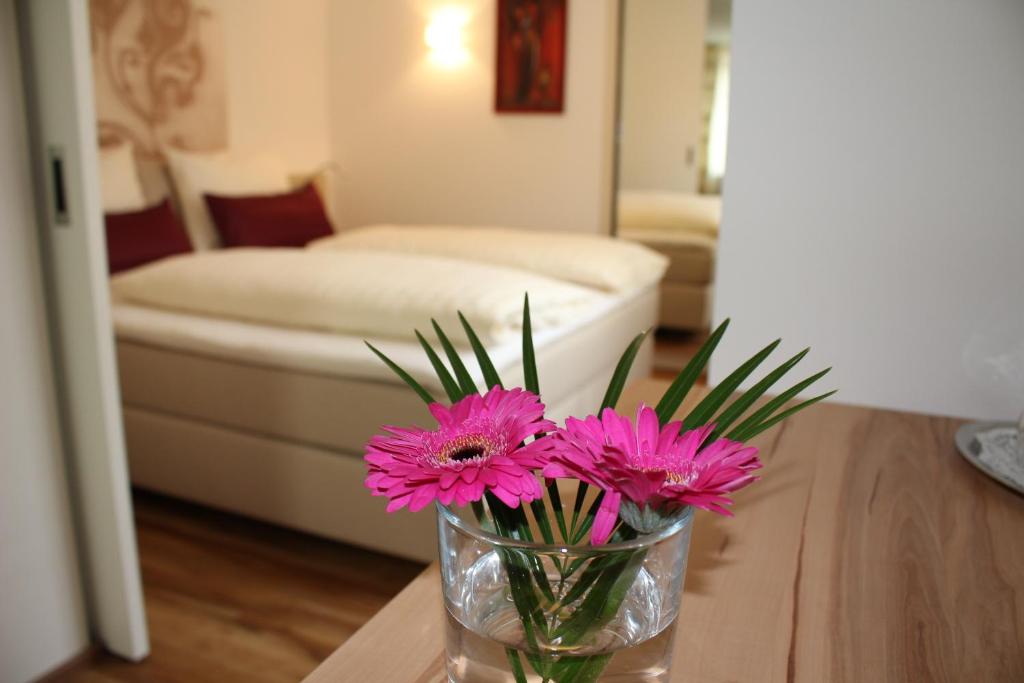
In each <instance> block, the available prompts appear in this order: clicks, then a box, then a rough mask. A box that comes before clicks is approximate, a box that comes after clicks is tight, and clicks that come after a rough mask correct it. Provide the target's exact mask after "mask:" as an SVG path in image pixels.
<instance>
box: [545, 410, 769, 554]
mask: <svg viewBox="0 0 1024 683" xmlns="http://www.w3.org/2000/svg"><path fill="white" fill-rule="evenodd" d="M681 429H682V423H681V422H670V423H669V424H667V425H665V427H664V428H661V427H660V426H659V424H658V417H657V414H656V413H655V411H654V410H652V409H651V408H648V407H647V406H643V405H641V406H640V408H639V410H638V411H637V416H636V426H635V427H634V425H633V423H632V422H631V421H630V420H629V418H627V417H624V416H622V415H619V414H618V413H616V412H615V411H614V410H612V409H610V408H606V409H605V410H604V412H603V413H601V417H600V418H598V417H596V416H594V415H591V416H590V417H588V418H586V419H585V420H578V419H575V418H569V419H568V420H566V422H565V429H561V430H558V431H557V432H555V433H553V434H551V435H550V436H548V437H546V438H544V439H541V440H540V441H538V442H537V447H538V448H539V449H543V450H544V456H543V457H544V459H545V460H546V463H545V465H544V467H543V474H544V476H545V477H548V478H566V477H575V478H577V479H580V480H582V481H585V482H587V483H589V484H592V485H594V486H598V487H600V488H601V489H603V490H604V497H603V498H602V500H601V505H600V507H599V509H598V511H597V513H596V514H595V516H594V526H593V530H592V532H591V542H592V543H593V544H595V545H598V544H601V543H604V542H605V541H607V540H608V537H609V536H610V535H611V533H612V530H613V529H614V528H615V524H616V521H617V520H618V518H619V515H620V513H621V514H622V515H623V519H625V520H626V521H627V522H628V523H629V524H630V525H631V526H633V527H634V528H636V529H637V530H638V531H644V532H650V531H654V530H655V528H651V527H652V526H653V527H656V526H657V522H658V521H661V522H664V521H666V520H669V519H673V518H674V516H675V515H676V514H677V513H679V512H680V511H681V510H682V509H684V508H685V507H686V506H688V505H692V506H694V507H699V508H704V509H706V510H712V511H714V512H719V513H723V514H732V513H731V512H729V511H728V510H727V509H726V508H725V506H727V505H731V504H732V501H731V500H730V499H729V498H728V497H726V494H728V493H731V492H733V491H736V490H737V489H740V488H743V487H744V486H746V485H747V484H749V483H751V482H752V481H754V479H755V477H754V476H753V475H752V474H751V471H752V470H755V469H757V468H759V467H760V466H761V462H760V460H758V457H757V449H756V448H753V447H749V446H744V445H743V444H742V443H739V442H737V441H730V440H729V439H717V440H715V441H714V442H712V443H705V442H706V441H707V438H708V436H709V435H710V434H711V432H712V431H713V430H714V425H706V426H704V427H701V428H699V429H693V430H690V431H688V432H684V433H682V434H680V430H681Z"/></svg>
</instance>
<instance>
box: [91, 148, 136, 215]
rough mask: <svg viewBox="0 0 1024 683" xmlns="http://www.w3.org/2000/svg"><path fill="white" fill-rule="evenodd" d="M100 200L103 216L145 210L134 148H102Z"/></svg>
mask: <svg viewBox="0 0 1024 683" xmlns="http://www.w3.org/2000/svg"><path fill="white" fill-rule="evenodd" d="M100 196H101V198H102V200H103V212H104V213H118V212H122V211H138V210H139V209H143V208H145V207H146V198H145V197H144V196H143V194H142V185H140V184H139V174H138V172H137V171H136V169H135V155H134V154H132V146H131V145H118V146H116V147H101V148H100Z"/></svg>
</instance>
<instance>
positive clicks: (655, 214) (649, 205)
mask: <svg viewBox="0 0 1024 683" xmlns="http://www.w3.org/2000/svg"><path fill="white" fill-rule="evenodd" d="M721 219H722V198H721V197H719V196H717V195H699V194H692V193H685V192H660V191H652V190H622V191H621V192H619V197H618V226H619V234H620V235H624V236H625V235H628V236H630V237H635V235H634V233H643V234H644V235H645V236H650V235H652V234H655V235H658V234H660V235H661V236H662V237H665V236H671V235H675V234H679V233H683V234H687V233H689V234H695V235H704V236H707V237H709V238H711V239H714V238H716V237H717V236H718V225H719V223H720V222H721ZM644 241H646V240H644Z"/></svg>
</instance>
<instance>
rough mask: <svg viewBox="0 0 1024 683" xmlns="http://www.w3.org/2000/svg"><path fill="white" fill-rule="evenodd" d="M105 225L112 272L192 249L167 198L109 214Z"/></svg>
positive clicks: (108, 256)
mask: <svg viewBox="0 0 1024 683" xmlns="http://www.w3.org/2000/svg"><path fill="white" fill-rule="evenodd" d="M106 224H107V261H108V262H109V264H110V273H111V274H114V273H117V272H120V271H122V270H127V269H129V268H135V267H136V266H141V265H143V264H145V263H149V262H150V261H156V260H157V259H162V258H164V257H166V256H173V255H174V254H184V253H186V252H190V251H192V243H191V242H189V239H188V234H187V233H186V232H185V227H184V226H183V225H182V224H181V221H179V220H178V217H177V216H176V215H175V214H174V209H172V208H171V202H170V201H168V200H167V199H165V200H163V201H162V202H160V203H159V204H157V205H156V206H151V207H149V208H147V209H141V210H139V211H125V212H123V213H108V214H107V215H106Z"/></svg>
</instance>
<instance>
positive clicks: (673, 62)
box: [620, 0, 708, 192]
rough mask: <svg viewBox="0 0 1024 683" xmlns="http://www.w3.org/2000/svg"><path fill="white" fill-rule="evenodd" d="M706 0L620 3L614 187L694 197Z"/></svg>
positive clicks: (697, 166)
mask: <svg viewBox="0 0 1024 683" xmlns="http://www.w3.org/2000/svg"><path fill="white" fill-rule="evenodd" d="M707 6H708V3H707V0H626V2H625V9H626V11H625V18H624V20H625V26H624V37H623V40H624V45H623V55H622V74H623V76H622V139H621V175H620V184H621V186H622V187H623V188H627V189H656V190H673V191H679V192H696V191H697V188H698V184H699V177H700V176H699V165H698V161H697V160H698V158H699V156H700V154H699V149H698V148H699V146H700V144H701V137H702V135H701V134H702V127H701V113H702V101H701V98H702V94H703V61H704V32H705V28H706V26H707Z"/></svg>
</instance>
